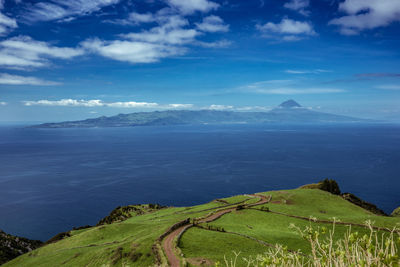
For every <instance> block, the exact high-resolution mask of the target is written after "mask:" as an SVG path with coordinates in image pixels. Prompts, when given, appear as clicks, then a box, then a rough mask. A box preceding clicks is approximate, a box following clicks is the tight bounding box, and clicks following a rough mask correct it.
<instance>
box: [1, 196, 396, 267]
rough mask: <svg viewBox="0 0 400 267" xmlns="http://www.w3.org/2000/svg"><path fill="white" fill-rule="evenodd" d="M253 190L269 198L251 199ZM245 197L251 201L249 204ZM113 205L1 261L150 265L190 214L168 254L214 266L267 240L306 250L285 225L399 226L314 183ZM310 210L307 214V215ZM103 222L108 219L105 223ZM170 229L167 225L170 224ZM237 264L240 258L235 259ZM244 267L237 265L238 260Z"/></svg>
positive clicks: (341, 229)
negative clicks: (170, 203)
mask: <svg viewBox="0 0 400 267" xmlns="http://www.w3.org/2000/svg"><path fill="white" fill-rule="evenodd" d="M260 195H264V196H267V197H268V200H269V202H268V203H266V204H262V205H255V204H257V202H259V201H260V197H259V196H260ZM251 204H253V205H251ZM129 207H130V208H126V207H119V208H117V209H116V210H115V211H113V212H112V213H111V214H110V216H109V217H107V218H106V219H104V220H102V221H101V224H99V225H97V226H94V227H90V228H85V229H80V230H73V231H71V232H69V233H66V234H65V235H61V236H64V238H63V239H61V240H59V241H56V242H54V243H50V244H47V245H45V246H43V247H41V248H39V249H36V250H34V251H32V252H29V253H26V254H24V255H22V256H20V257H18V258H16V259H14V260H12V261H10V262H8V263H6V264H5V265H4V266H7V267H8V266H18V267H20V266H154V265H166V264H167V262H168V261H167V256H166V253H165V251H164V250H163V243H162V242H163V241H162V240H161V239H160V236H161V237H162V236H163V234H164V233H166V232H171V231H168V230H169V229H170V228H171V226H173V225H175V224H177V223H179V222H182V221H184V220H186V219H188V218H190V224H188V225H193V220H194V222H195V223H194V224H195V225H194V226H192V227H189V228H187V229H185V230H186V231H184V232H183V233H182V234H181V235H180V236H179V237H180V238H179V240H177V241H176V243H174V245H176V248H175V251H174V253H175V254H176V255H178V258H180V259H181V262H182V263H185V264H187V265H189V266H193V265H201V264H203V265H202V266H207V265H212V266H214V265H215V263H217V262H224V256H226V257H227V258H231V257H232V256H233V251H235V252H239V251H240V253H241V254H240V258H242V257H254V256H256V255H257V254H262V253H263V252H265V251H266V250H267V249H270V248H271V246H274V245H275V244H277V243H278V244H282V245H284V246H286V247H287V249H288V250H289V251H296V250H299V249H300V250H301V251H302V253H303V254H307V253H310V250H311V248H310V245H309V243H308V242H307V241H305V240H304V239H303V238H302V237H301V236H299V235H298V234H297V233H296V232H295V231H294V230H293V229H292V228H291V227H290V225H292V224H294V225H296V226H298V227H300V228H305V227H307V226H310V225H312V226H315V227H318V226H320V227H326V228H328V229H329V228H331V227H332V220H333V218H336V219H335V220H340V222H339V223H337V224H336V226H335V228H336V230H335V235H334V239H336V238H339V237H343V234H344V233H345V232H346V231H347V230H348V228H349V227H350V225H351V228H352V229H353V230H354V231H357V232H358V233H360V234H364V233H368V232H369V230H368V229H367V228H366V227H364V226H363V224H364V222H365V221H366V220H371V221H373V222H374V225H375V230H376V231H378V232H380V233H383V234H388V232H387V231H385V228H388V229H391V228H393V227H396V226H400V218H399V217H387V216H378V215H375V214H373V213H371V212H369V211H367V210H365V209H363V208H361V207H359V206H356V205H354V204H352V203H350V202H349V201H346V200H344V199H343V198H342V197H341V196H339V195H334V194H331V193H328V192H326V191H322V190H315V189H294V190H282V191H271V192H263V193H259V195H258V196H257V195H253V196H249V195H240V196H234V197H230V198H225V199H220V200H215V201H212V202H210V203H207V204H204V205H199V206H194V207H178V208H177V207H168V208H167V207H160V206H155V205H136V206H129ZM224 209H230V212H228V213H226V214H224V215H223V216H221V217H220V218H217V219H216V220H214V221H212V222H208V223H196V222H199V221H200V219H199V218H207V216H210V214H212V213H216V212H219V211H220V210H224ZM310 217H313V219H312V220H310V219H309V218H310ZM108 223H110V224H108ZM170 230H174V229H170ZM241 264H243V265H244V262H242V263H239V262H238V264H237V266H242V265H241ZM244 266H245V265H244Z"/></svg>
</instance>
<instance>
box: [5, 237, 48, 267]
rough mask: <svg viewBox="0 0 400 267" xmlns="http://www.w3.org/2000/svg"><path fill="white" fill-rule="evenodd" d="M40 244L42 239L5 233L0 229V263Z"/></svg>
mask: <svg viewBox="0 0 400 267" xmlns="http://www.w3.org/2000/svg"><path fill="white" fill-rule="evenodd" d="M41 245H42V241H39V240H30V239H27V238H23V237H18V236H13V235H10V234H6V233H5V232H3V231H1V230H0V265H2V264H4V263H6V262H7V261H10V260H12V259H14V258H16V257H18V256H20V255H22V254H24V253H27V252H29V251H32V250H34V249H36V248H38V247H40V246H41Z"/></svg>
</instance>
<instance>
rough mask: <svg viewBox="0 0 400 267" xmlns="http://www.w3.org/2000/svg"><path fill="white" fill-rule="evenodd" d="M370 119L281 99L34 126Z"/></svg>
mask: <svg viewBox="0 0 400 267" xmlns="http://www.w3.org/2000/svg"><path fill="white" fill-rule="evenodd" d="M368 121H370V120H366V119H359V118H353V117H348V116H342V115H335V114H330V113H324V112H317V111H313V110H310V109H308V108H305V107H302V106H301V105H300V104H298V103H297V102H296V101H294V100H288V101H285V102H283V103H281V104H280V105H279V106H277V107H276V108H273V109H272V110H270V111H268V112H237V111H217V110H167V111H153V112H137V113H130V114H119V115H116V116H112V117H105V116H103V117H99V118H94V119H86V120H81V121H66V122H58V123H44V124H39V125H34V126H31V127H34V128H89V127H134V126H157V125H185V124H193V125H196V124H240V123H254V124H256V123H360V122H368Z"/></svg>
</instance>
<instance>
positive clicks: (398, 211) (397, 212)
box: [391, 207, 400, 217]
mask: <svg viewBox="0 0 400 267" xmlns="http://www.w3.org/2000/svg"><path fill="white" fill-rule="evenodd" d="M391 216H392V217H400V207H398V208H397V209H395V210H394V211H393V212H392V214H391Z"/></svg>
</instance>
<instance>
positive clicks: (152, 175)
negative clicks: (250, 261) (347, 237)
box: [0, 124, 400, 240]
mask: <svg viewBox="0 0 400 267" xmlns="http://www.w3.org/2000/svg"><path fill="white" fill-rule="evenodd" d="M324 178H331V179H335V180H337V181H338V182H339V185H340V187H341V190H342V192H351V193H354V194H356V195H357V196H359V197H361V198H363V199H364V200H367V201H369V202H372V203H374V204H376V205H377V206H378V207H380V208H381V209H383V210H384V211H386V212H388V213H390V212H391V211H392V210H393V209H394V208H396V207H398V206H400V193H399V188H400V125H388V124H368V125H351V124H348V125H270V124H269V125H267V124H266V125H245V124H244V125H196V126H193V125H185V126H159V127H152V126H148V127H131V128H90V129H34V128H24V127H22V126H1V127H0V229H2V230H4V231H5V232H7V233H11V234H14V235H20V236H23V237H27V238H31V239H40V240H47V239H49V238H50V237H51V236H53V235H55V234H57V233H59V232H63V231H67V230H70V229H71V228H72V227H74V226H82V225H86V224H91V225H93V224H96V222H97V221H99V220H100V219H101V218H102V217H105V216H106V215H108V214H109V212H110V211H111V210H112V209H114V208H115V207H117V206H120V205H127V204H139V203H160V204H163V205H173V206H187V205H196V204H201V203H205V202H208V201H211V200H213V199H215V198H220V197H228V196H232V195H235V194H245V193H254V192H261V191H268V190H278V189H291V188H296V187H298V186H301V185H303V184H307V183H313V182H317V181H319V180H321V179H324Z"/></svg>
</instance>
